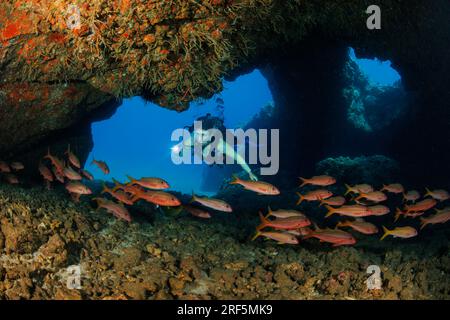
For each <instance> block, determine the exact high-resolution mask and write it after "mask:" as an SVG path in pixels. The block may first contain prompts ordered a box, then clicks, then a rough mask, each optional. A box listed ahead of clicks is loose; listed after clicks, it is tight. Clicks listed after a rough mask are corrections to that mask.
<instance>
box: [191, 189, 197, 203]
mask: <svg viewBox="0 0 450 320" xmlns="http://www.w3.org/2000/svg"><path fill="white" fill-rule="evenodd" d="M195 201H197V197H196V196H195V193H194V190H192V199H191V201H189V203H192V202H195Z"/></svg>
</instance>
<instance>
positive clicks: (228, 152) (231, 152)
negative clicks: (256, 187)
mask: <svg viewBox="0 0 450 320" xmlns="http://www.w3.org/2000/svg"><path fill="white" fill-rule="evenodd" d="M218 149H219V150H220V151H221V152H222V153H225V154H226V155H227V156H228V157H230V158H232V159H235V160H236V163H237V164H239V165H240V166H241V167H242V169H243V170H244V171H245V172H247V174H248V175H249V177H250V179H251V180H253V181H258V177H256V176H255V175H254V174H253V173H252V170H251V169H250V167H249V166H248V164H247V162H245V159H244V158H242V157H241V155H240V154H239V153H236V151H234V148H232V147H231V146H230V145H229V144H227V143H226V142H224V141H223V140H222V141H221V143H219V146H218ZM224 149H225V150H224Z"/></svg>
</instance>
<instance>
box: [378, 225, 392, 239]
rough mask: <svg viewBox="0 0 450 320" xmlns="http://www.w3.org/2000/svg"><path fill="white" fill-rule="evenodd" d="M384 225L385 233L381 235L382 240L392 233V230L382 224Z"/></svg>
mask: <svg viewBox="0 0 450 320" xmlns="http://www.w3.org/2000/svg"><path fill="white" fill-rule="evenodd" d="M382 227H383V231H384V234H383V236H382V237H381V239H380V241H382V240H383V239H384V238H386V237H387V236H388V235H390V234H391V231H390V230H388V228H386V227H385V226H382Z"/></svg>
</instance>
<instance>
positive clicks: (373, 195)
mask: <svg viewBox="0 0 450 320" xmlns="http://www.w3.org/2000/svg"><path fill="white" fill-rule="evenodd" d="M360 199H366V200H370V201H373V202H382V201H385V200H386V199H387V196H386V195H385V194H384V193H383V192H381V191H372V192H369V193H361V194H360V195H359V196H358V197H356V199H355V200H356V201H357V200H360Z"/></svg>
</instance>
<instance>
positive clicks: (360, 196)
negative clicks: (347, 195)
mask: <svg viewBox="0 0 450 320" xmlns="http://www.w3.org/2000/svg"><path fill="white" fill-rule="evenodd" d="M365 196H366V194H365V193H360V194H359V196H357V197H356V198H355V199H354V200H355V201H358V200H360V199H362V198H364V197H365Z"/></svg>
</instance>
